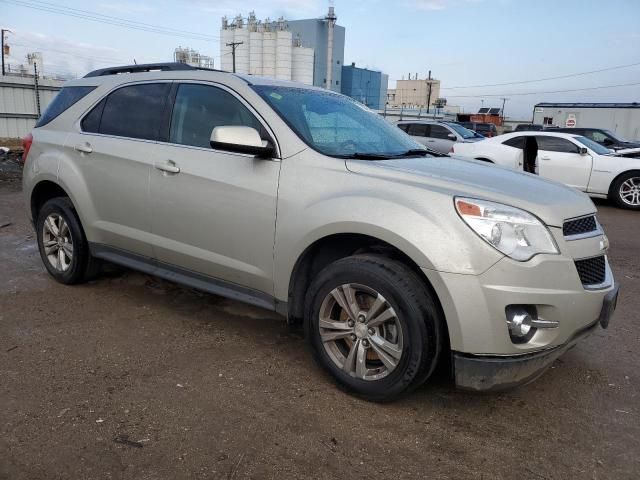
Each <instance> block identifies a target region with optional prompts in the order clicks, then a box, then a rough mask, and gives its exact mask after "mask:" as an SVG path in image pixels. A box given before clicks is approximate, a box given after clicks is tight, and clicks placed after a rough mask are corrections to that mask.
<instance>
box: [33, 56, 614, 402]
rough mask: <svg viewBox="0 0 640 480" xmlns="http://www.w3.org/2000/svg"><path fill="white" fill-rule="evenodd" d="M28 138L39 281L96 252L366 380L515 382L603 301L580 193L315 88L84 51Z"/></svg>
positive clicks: (604, 317) (376, 387)
mask: <svg viewBox="0 0 640 480" xmlns="http://www.w3.org/2000/svg"><path fill="white" fill-rule="evenodd" d="M26 147H27V148H26V152H25V169H24V193H25V195H26V201H27V202H28V205H29V212H30V214H31V215H32V218H33V222H34V225H35V228H36V232H37V239H38V245H39V248H40V254H41V256H42V260H43V262H44V264H45V266H46V268H47V270H48V271H49V273H50V274H51V275H52V276H53V277H54V278H55V279H56V280H58V281H59V282H62V283H65V284H75V283H79V282H82V281H84V280H86V279H88V278H91V277H92V276H95V275H96V274H97V273H98V272H99V269H100V263H101V262H103V261H107V262H113V263H116V264H120V265H124V266H127V267H131V268H134V269H137V270H140V271H143V272H146V273H149V274H153V275H157V276H159V277H163V278H165V279H169V280H172V281H175V282H179V283H182V284H185V285H188V286H191V287H195V288H199V289H202V290H205V291H208V292H212V293H215V294H218V295H223V296H226V297H231V298H234V299H236V300H240V301H244V302H247V303H251V304H254V305H258V306H260V307H263V308H267V309H271V310H275V311H277V312H280V313H281V314H282V315H284V316H286V318H287V320H288V322H290V323H292V324H300V323H301V324H304V328H305V331H306V334H307V338H308V341H309V344H310V346H311V350H312V351H313V353H314V355H315V357H316V358H317V360H318V362H319V363H320V365H322V366H323V367H324V368H325V369H326V370H327V371H328V372H329V373H330V374H331V375H332V376H333V377H334V378H335V379H336V380H337V381H338V383H340V384H342V385H344V386H346V387H347V388H348V389H349V390H351V391H352V392H355V393H357V394H359V395H361V396H363V397H365V398H368V399H371V400H388V399H391V398H394V397H396V396H398V395H399V394H400V393H402V392H404V391H407V390H410V389H412V388H415V387H417V386H419V385H420V384H422V383H423V382H424V381H425V380H427V379H428V378H429V376H430V375H431V373H432V372H433V370H434V368H435V367H436V365H437V364H438V363H439V362H442V361H450V362H451V364H452V367H453V372H454V377H455V382H456V384H457V385H458V386H460V387H462V388H466V389H472V390H495V389H500V388H506V387H511V386H514V385H517V384H521V383H524V382H528V381H531V380H533V379H534V378H536V377H537V376H538V375H539V374H540V373H541V372H542V371H543V370H544V369H545V368H546V367H547V366H548V365H549V364H550V363H552V362H553V361H554V360H555V359H556V358H557V357H558V356H559V355H560V354H561V353H563V352H564V351H565V350H567V349H568V348H569V347H571V346H572V345H573V344H575V343H576V341H578V340H579V339H581V338H583V337H584V336H585V335H587V334H589V333H590V332H592V331H593V330H594V329H595V328H596V327H597V325H598V323H600V324H601V325H602V326H603V327H606V325H607V323H608V322H609V318H610V316H611V314H612V312H613V309H614V308H615V304H616V298H617V287H616V286H615V284H614V281H613V277H612V275H611V271H610V269H609V265H608V262H607V257H606V250H607V247H608V243H607V239H606V237H605V235H604V234H603V232H602V229H601V227H600V225H599V224H598V221H597V220H596V217H595V212H596V209H595V207H594V205H593V203H592V202H591V200H589V198H588V197H587V196H586V195H584V194H582V193H580V192H578V191H576V190H573V189H571V188H568V187H565V186H562V185H559V184H556V183H552V182H549V181H545V180H542V179H540V178H537V177H536V176H533V175H529V174H525V173H518V172H514V171H511V170H506V169H502V168H499V167H496V166H493V165H489V164H485V163H483V162H477V161H473V160H468V161H467V160H456V159H452V158H449V157H444V158H440V157H438V156H433V155H431V154H429V153H428V152H427V151H426V150H425V149H424V147H422V146H421V145H420V144H418V143H416V142H415V141H414V140H413V139H412V138H411V137H410V136H408V135H407V134H405V133H404V132H402V131H401V130H400V129H398V128H397V127H395V126H392V125H390V124H389V123H387V122H385V121H384V120H383V119H382V118H381V117H379V116H378V115H376V114H375V113H373V112H371V111H370V110H368V109H366V108H365V107H363V106H362V105H359V104H358V103H356V102H354V101H352V100H351V99H349V98H348V97H345V96H342V95H338V94H335V93H332V92H329V91H326V90H322V89H317V88H313V87H308V86H303V85H298V84H294V83H289V82H281V81H273V80H268V79H263V78H257V77H252V76H243V75H234V74H230V73H225V72H217V71H207V70H199V69H193V68H190V67H187V66H184V65H178V64H157V65H147V66H140V65H138V66H131V67H123V68H116V69H107V70H100V71H95V72H92V73H90V74H88V75H87V76H86V77H85V78H83V79H80V80H74V81H71V82H69V83H67V84H66V86H65V87H64V88H63V89H62V91H61V92H60V93H59V94H58V96H57V97H56V99H55V100H54V101H53V102H52V104H51V105H50V106H49V108H48V109H47V111H46V113H45V114H44V115H43V116H42V118H41V119H40V121H39V123H38V124H37V126H36V128H35V129H34V131H33V133H32V135H31V136H30V138H28V139H27V140H26Z"/></svg>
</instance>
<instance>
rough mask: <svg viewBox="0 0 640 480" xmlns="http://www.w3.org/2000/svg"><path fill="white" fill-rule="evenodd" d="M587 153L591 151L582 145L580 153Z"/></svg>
mask: <svg viewBox="0 0 640 480" xmlns="http://www.w3.org/2000/svg"><path fill="white" fill-rule="evenodd" d="M587 153H589V150H587V147H580V155H586V154H587Z"/></svg>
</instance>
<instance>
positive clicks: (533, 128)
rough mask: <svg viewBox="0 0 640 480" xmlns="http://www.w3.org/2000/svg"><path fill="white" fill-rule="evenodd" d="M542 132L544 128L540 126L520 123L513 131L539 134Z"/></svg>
mask: <svg viewBox="0 0 640 480" xmlns="http://www.w3.org/2000/svg"><path fill="white" fill-rule="evenodd" d="M542 130H544V127H543V126H542V125H540V124H536V123H533V124H531V123H520V124H518V125H516V128H515V129H514V130H513V131H514V132H540V131H542Z"/></svg>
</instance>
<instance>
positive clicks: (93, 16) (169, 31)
mask: <svg viewBox="0 0 640 480" xmlns="http://www.w3.org/2000/svg"><path fill="white" fill-rule="evenodd" d="M0 1H1V2H5V3H11V4H14V5H18V6H21V7H26V8H31V9H35V10H40V11H43V12H48V13H56V14H59V15H64V16H68V17H74V18H80V19H82V20H90V21H93V22H98V23H104V24H107V25H114V26H117V27H123V28H129V29H133V30H140V31H144V32H149V33H157V34H161V35H169V36H173V37H182V38H190V39H193V40H202V41H211V40H217V39H218V38H219V37H216V36H213V35H205V34H201V33H196V32H188V31H185V30H177V29H173V28H170V27H162V26H157V25H151V24H145V23H141V22H136V21H133V20H126V19H123V18H119V17H111V16H107V15H101V14H98V13H94V12H89V11H87V10H79V9H69V8H68V7H59V6H50V5H51V4H46V3H45V2H40V3H33V1H34V0H0Z"/></svg>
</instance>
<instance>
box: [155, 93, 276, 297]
mask: <svg viewBox="0 0 640 480" xmlns="http://www.w3.org/2000/svg"><path fill="white" fill-rule="evenodd" d="M172 96H174V97H175V100H174V101H173V109H172V113H171V118H170V124H169V125H167V131H166V134H165V135H166V138H164V140H165V141H164V142H162V143H160V144H159V145H158V149H157V151H156V155H155V157H154V158H155V162H156V164H155V165H154V166H155V168H153V169H152V172H151V201H152V214H151V218H152V224H153V226H152V228H153V234H154V251H155V252H156V255H157V257H158V259H159V260H160V261H161V262H164V263H165V264H168V265H170V266H175V267H179V268H180V269H182V271H189V272H192V273H193V272H195V273H198V274H202V275H205V276H206V277H209V278H210V279H221V280H224V281H226V282H231V283H234V284H237V285H241V286H243V287H249V288H251V289H253V290H258V291H261V292H264V293H267V294H270V295H272V294H273V246H274V235H275V222H276V202H277V193H278V178H279V174H280V161H279V160H278V159H276V158H271V159H266V158H257V157H256V156H254V155H248V154H242V153H233V152H228V151H223V150H214V149H212V148H211V146H210V145H209V139H210V136H211V132H212V130H213V128H214V127H216V126H230V125H242V126H248V127H252V128H255V129H257V130H258V131H259V132H261V136H262V137H263V139H264V140H267V139H269V140H272V141H273V137H272V134H271V133H268V131H267V127H266V124H265V123H264V122H263V121H262V120H259V116H258V115H257V114H256V112H255V111H253V110H252V109H251V107H250V106H249V105H248V104H247V103H246V102H245V101H244V100H243V99H241V98H240V97H238V96H237V95H236V94H235V93H234V92H233V91H231V90H229V89H227V88H226V87H224V86H222V85H216V84H212V83H194V82H184V83H182V82H181V83H176V85H175V87H174V92H173V93H172ZM274 145H277V144H276V143H274ZM169 268H170V267H169Z"/></svg>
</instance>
